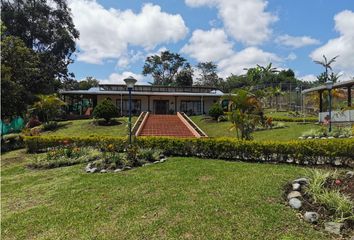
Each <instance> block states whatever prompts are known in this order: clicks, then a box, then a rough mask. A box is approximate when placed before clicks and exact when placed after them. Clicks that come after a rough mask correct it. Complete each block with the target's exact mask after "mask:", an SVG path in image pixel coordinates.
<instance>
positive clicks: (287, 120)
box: [272, 117, 318, 122]
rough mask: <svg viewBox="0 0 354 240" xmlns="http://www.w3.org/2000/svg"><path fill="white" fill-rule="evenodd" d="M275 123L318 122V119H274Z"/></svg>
mask: <svg viewBox="0 0 354 240" xmlns="http://www.w3.org/2000/svg"><path fill="white" fill-rule="evenodd" d="M272 120H273V121H278V122H304V120H305V122H318V118H317V117H305V118H301V117H272Z"/></svg>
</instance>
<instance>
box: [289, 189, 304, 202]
mask: <svg viewBox="0 0 354 240" xmlns="http://www.w3.org/2000/svg"><path fill="white" fill-rule="evenodd" d="M299 197H301V193H300V192H299V191H292V192H290V193H289V194H288V196H287V198H288V200H290V199H292V198H299Z"/></svg>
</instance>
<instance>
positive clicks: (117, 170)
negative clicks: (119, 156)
mask: <svg viewBox="0 0 354 240" xmlns="http://www.w3.org/2000/svg"><path fill="white" fill-rule="evenodd" d="M121 171H122V169H120V168H117V169H116V170H114V172H115V173H117V172H121Z"/></svg>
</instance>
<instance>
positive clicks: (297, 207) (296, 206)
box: [289, 198, 302, 209]
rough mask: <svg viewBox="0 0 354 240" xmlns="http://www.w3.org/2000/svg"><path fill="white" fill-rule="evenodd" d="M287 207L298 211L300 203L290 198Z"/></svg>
mask: <svg viewBox="0 0 354 240" xmlns="http://www.w3.org/2000/svg"><path fill="white" fill-rule="evenodd" d="M289 205H290V207H292V208H294V209H299V208H301V206H302V202H301V201H300V200H299V199H297V198H292V199H290V200H289Z"/></svg>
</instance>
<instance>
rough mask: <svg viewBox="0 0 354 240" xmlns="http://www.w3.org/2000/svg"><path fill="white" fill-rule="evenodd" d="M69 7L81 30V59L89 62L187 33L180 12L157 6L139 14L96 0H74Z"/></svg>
mask: <svg viewBox="0 0 354 240" xmlns="http://www.w3.org/2000/svg"><path fill="white" fill-rule="evenodd" d="M69 7H70V8H71V9H72V13H73V21H74V24H75V26H76V27H77V29H78V30H79V31H80V39H79V40H78V41H77V44H78V46H79V48H80V50H81V52H79V54H78V60H80V61H85V62H89V63H96V64H97V63H102V61H103V60H105V59H118V58H120V57H121V56H122V55H123V54H124V53H125V52H126V51H127V48H128V46H129V45H136V46H141V47H144V48H145V49H153V48H154V47H155V46H157V45H158V44H161V43H169V42H176V41H178V40H180V39H182V38H184V37H185V35H186V34H187V32H188V29H187V27H186V26H185V23H184V21H183V19H182V17H181V15H179V14H168V13H165V12H162V11H161V8H160V6H158V5H153V4H145V5H144V6H143V7H142V9H141V12H140V13H134V12H133V11H131V10H124V11H121V10H119V9H114V8H110V9H105V8H104V7H103V6H102V5H100V4H98V3H97V2H96V1H94V0H92V1H89V0H75V1H73V0H72V1H71V2H70V4H69ZM121 64H123V65H124V63H121Z"/></svg>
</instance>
